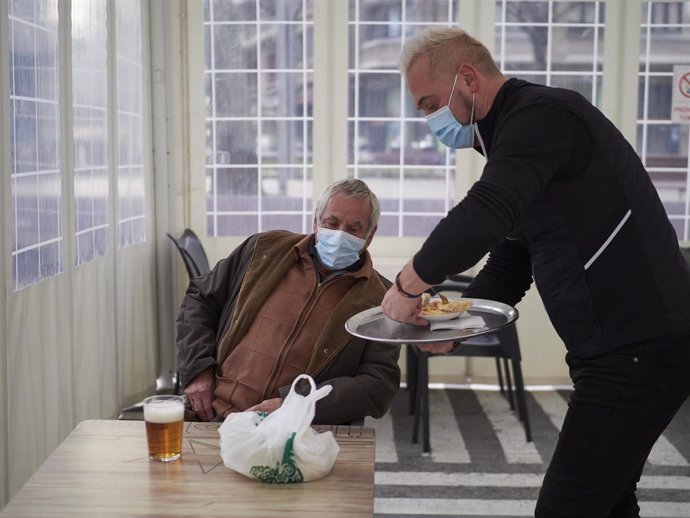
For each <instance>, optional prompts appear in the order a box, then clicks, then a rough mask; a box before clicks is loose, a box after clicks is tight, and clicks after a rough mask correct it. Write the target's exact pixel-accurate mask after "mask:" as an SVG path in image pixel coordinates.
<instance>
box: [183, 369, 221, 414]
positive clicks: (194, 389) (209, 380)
mask: <svg viewBox="0 0 690 518" xmlns="http://www.w3.org/2000/svg"><path fill="white" fill-rule="evenodd" d="M215 383H216V376H215V374H213V371H212V370H210V369H208V370H205V371H203V372H201V373H200V374H199V375H197V377H196V378H194V379H193V380H192V382H191V383H190V384H189V385H187V387H186V388H185V389H184V393H185V394H186V395H187V399H188V400H189V403H190V406H191V407H192V410H194V413H195V414H196V415H197V417H198V418H199V419H201V420H202V421H210V420H211V419H213V407H212V406H211V401H212V400H213V389H214V387H215Z"/></svg>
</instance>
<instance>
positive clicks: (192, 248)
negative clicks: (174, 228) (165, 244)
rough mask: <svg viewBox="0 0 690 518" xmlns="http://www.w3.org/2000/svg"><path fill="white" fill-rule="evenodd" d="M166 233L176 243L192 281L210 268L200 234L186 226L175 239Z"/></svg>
mask: <svg viewBox="0 0 690 518" xmlns="http://www.w3.org/2000/svg"><path fill="white" fill-rule="evenodd" d="M165 235H166V236H168V237H169V238H170V241H172V242H173V243H174V244H175V247H176V248H177V250H178V252H180V255H181V256H182V260H183V261H184V265H185V268H187V276H188V277H189V280H190V281H191V280H192V279H195V278H197V277H200V276H201V275H203V274H205V273H207V272H208V271H209V270H210V267H209V264H208V257H206V252H205V251H204V246H203V245H202V244H201V240H200V239H199V236H197V235H196V234H195V233H194V231H193V230H191V229H189V228H186V229H185V230H184V232H182V235H181V236H180V237H179V239H175V238H174V237H173V236H171V235H170V234H165Z"/></svg>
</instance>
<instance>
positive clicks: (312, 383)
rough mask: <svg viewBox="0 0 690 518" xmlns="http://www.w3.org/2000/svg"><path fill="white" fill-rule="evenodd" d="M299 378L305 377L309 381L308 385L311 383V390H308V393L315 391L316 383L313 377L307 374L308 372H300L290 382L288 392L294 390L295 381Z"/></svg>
mask: <svg viewBox="0 0 690 518" xmlns="http://www.w3.org/2000/svg"><path fill="white" fill-rule="evenodd" d="M301 379H306V380H308V381H309V385H311V390H310V391H309V395H312V394H313V393H314V392H316V383H314V379H313V378H312V377H311V376H309V374H300V375H299V376H297V377H296V378H295V380H294V381H293V382H292V385H291V386H290V392H294V391H295V385H297V382H298V381H299V380H301Z"/></svg>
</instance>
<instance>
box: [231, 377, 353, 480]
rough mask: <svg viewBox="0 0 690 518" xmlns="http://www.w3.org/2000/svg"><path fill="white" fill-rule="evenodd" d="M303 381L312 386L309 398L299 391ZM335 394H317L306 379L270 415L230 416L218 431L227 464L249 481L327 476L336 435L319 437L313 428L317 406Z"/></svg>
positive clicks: (328, 388)
mask: <svg viewBox="0 0 690 518" xmlns="http://www.w3.org/2000/svg"><path fill="white" fill-rule="evenodd" d="M302 378H304V379H307V380H309V384H310V385H311V392H310V393H309V395H307V396H302V395H300V394H297V393H296V392H295V385H296V384H297V381H298V380H300V379H302ZM331 390H333V387H332V386H331V385H326V386H324V387H321V388H320V389H319V390H316V385H315V384H314V380H313V379H312V378H311V376H308V375H306V374H302V375H301V376H298V377H297V378H296V379H295V381H293V382H292V387H290V393H289V394H288V395H287V397H286V398H285V400H284V401H283V404H282V405H281V407H280V408H278V409H277V410H275V411H274V412H272V413H271V414H268V415H267V414H266V412H237V413H234V414H230V415H229V416H228V417H226V418H225V421H224V422H223V424H222V425H221V426H220V428H219V429H218V432H219V433H220V455H221V457H222V458H223V463H224V464H225V465H226V466H227V467H228V468H230V469H232V470H234V471H237V472H238V473H242V474H243V475H245V476H247V477H249V478H256V479H259V480H261V481H262V482H268V483H272V484H288V483H293V482H309V481H310V480H316V479H318V478H321V477H324V476H326V475H327V474H328V473H329V472H330V471H331V468H332V467H333V464H334V463H335V458H336V457H337V456H338V451H339V450H340V447H339V446H338V443H337V442H336V441H335V438H334V437H333V434H332V433H331V432H324V433H317V432H316V431H314V429H312V428H311V427H310V425H311V422H312V420H313V419H314V412H315V407H316V402H317V401H318V400H319V399H322V398H324V397H326V396H327V395H328V394H329V393H330V392H331Z"/></svg>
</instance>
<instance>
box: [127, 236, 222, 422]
mask: <svg viewBox="0 0 690 518" xmlns="http://www.w3.org/2000/svg"><path fill="white" fill-rule="evenodd" d="M165 235H166V236H168V238H170V240H171V241H172V242H173V243H174V245H175V248H177V251H178V252H179V253H180V256H181V257H182V261H183V262H184V265H185V268H186V269H187V277H188V279H189V281H191V280H192V279H195V278H196V277H200V276H201V275H203V274H205V273H207V272H208V271H209V270H210V267H209V263H208V257H207V256H206V252H205V250H204V246H203V245H202V244H201V240H200V239H199V236H197V235H196V234H195V233H194V231H193V230H191V229H189V228H186V229H185V230H184V232H182V235H181V236H180V237H179V238H178V239H175V238H174V237H173V236H172V235H170V234H168V233H166V234H165ZM179 393H180V373H179V372H177V371H176V372H175V384H174V387H173V394H179ZM142 412H143V404H142V403H141V402H140V403H136V404H134V405H131V406H128V407H126V408H123V409H122V410H121V411H120V415H119V417H118V419H138V420H141V419H143V415H142Z"/></svg>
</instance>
